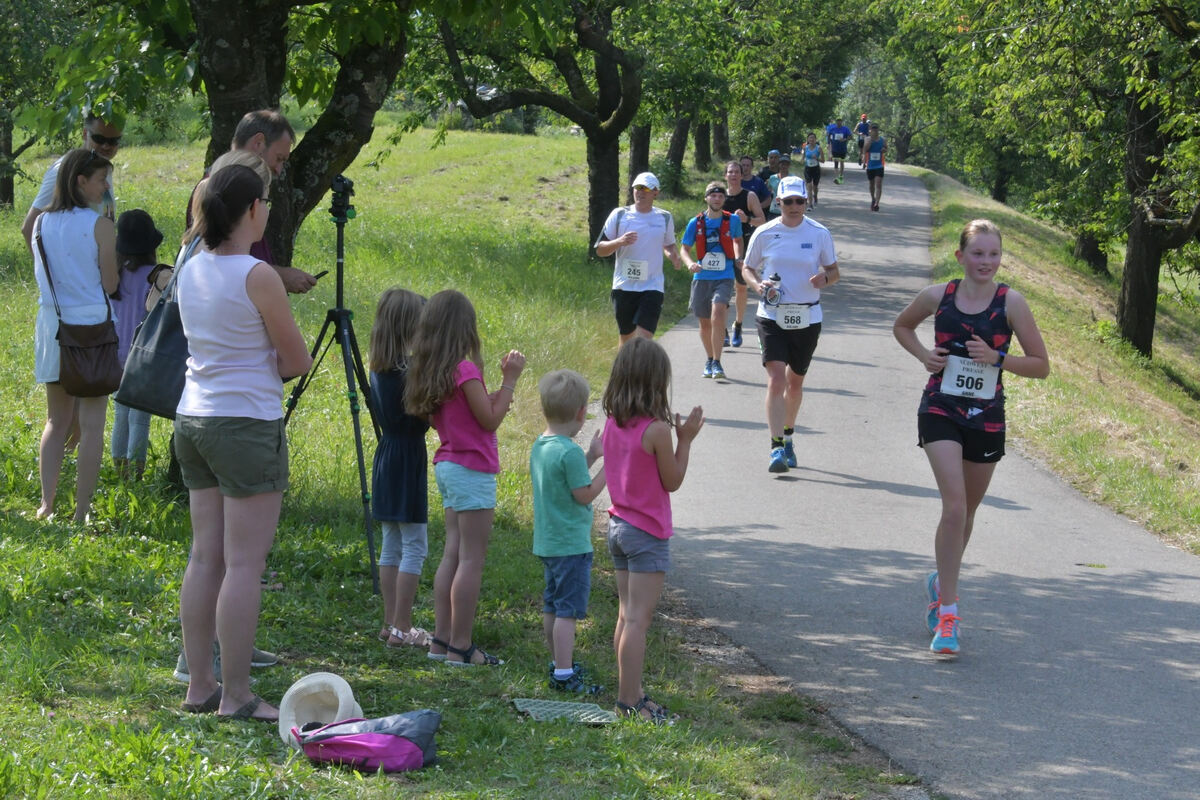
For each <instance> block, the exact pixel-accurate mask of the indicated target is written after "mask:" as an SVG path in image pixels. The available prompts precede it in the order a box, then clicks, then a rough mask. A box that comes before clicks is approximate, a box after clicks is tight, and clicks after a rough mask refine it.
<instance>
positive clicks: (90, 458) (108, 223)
mask: <svg viewBox="0 0 1200 800" xmlns="http://www.w3.org/2000/svg"><path fill="white" fill-rule="evenodd" d="M111 170H112V162H111V161H109V160H108V159H107V158H104V157H103V156H100V155H97V154H96V153H95V151H92V150H82V149H80V150H72V151H71V152H69V153H67V154H66V155H65V156H64V157H63V160H62V164H61V166H60V168H59V170H58V178H57V181H56V183H55V186H54V199H53V200H52V201H51V202H50V203H49V207H48V208H47V209H46V212H45V213H44V214H42V215H40V216H39V217H37V219H36V222H35V223H34V225H33V229H32V235H33V237H34V245H33V268H34V276H35V278H36V279H37V284H38V313H37V323H36V327H35V330H34V353H35V363H34V379H35V380H36V381H37V382H38V383H44V384H46V427H45V428H43V430H42V441H41V446H40V448H39V450H38V472H39V473H40V476H41V485H42V502H41V504H40V505H39V506H38V510H37V517H38V519H45V518H47V517H49V516H51V515H52V514H53V513H54V497H55V495H56V494H57V492H58V477H59V472H60V471H61V469H62V462H63V451H64V445H65V444H66V441H67V434H68V432H69V431H70V429H71V427H72V422H73V421H77V422H78V425H79V455H78V458H77V460H76V476H75V521H76V522H84V521H85V520H86V519H87V516H88V512H89V511H90V510H91V504H92V494H93V492H95V490H96V482H97V480H98V479H99V477H100V460H101V457H102V455H103V451H104V415H105V411H106V410H107V408H108V397H107V396H104V397H72V396H71V395H69V394H67V392H66V390H65V389H63V387H62V385H61V384H60V383H59V382H58V368H59V350H58V339H57V338H56V337H57V334H58V324H59V314H60V313H61V316H62V321H63V322H67V323H70V324H79V325H88V324H95V323H98V322H104V321H105V320H106V319H108V314H109V305H108V297H107V295H108V294H110V293H111V292H114V291H116V288H117V281H118V274H117V251H116V228H115V226H114V225H113V221H112V220H111V219H108V218H107V217H103V216H101V215H100V214H99V213H97V212H96V210H95V206H97V205H98V204H99V203H100V200H101V198H103V196H104V192H105V190H107V188H108V177H109V172H110V171H111ZM38 240H40V244H39V241H38ZM47 261H49V268H50V280H47V277H46V262H47ZM50 281H53V293H52V292H51V284H50ZM56 298H57V306H58V310H57V311H56V309H55V299H56Z"/></svg>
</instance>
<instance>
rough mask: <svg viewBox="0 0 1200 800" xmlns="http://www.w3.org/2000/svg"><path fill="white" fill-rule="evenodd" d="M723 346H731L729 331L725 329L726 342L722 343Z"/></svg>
mask: <svg viewBox="0 0 1200 800" xmlns="http://www.w3.org/2000/svg"><path fill="white" fill-rule="evenodd" d="M721 347H729V331H725V342H724V343H723V344H722V345H721Z"/></svg>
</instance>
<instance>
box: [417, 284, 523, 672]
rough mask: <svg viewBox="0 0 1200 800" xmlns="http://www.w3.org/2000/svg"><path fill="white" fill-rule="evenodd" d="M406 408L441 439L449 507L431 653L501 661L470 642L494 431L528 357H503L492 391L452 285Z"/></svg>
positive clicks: (433, 301) (433, 308) (438, 303)
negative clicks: (497, 384)
mask: <svg viewBox="0 0 1200 800" xmlns="http://www.w3.org/2000/svg"><path fill="white" fill-rule="evenodd" d="M409 364H410V367H409V376H408V387H407V389H406V394H405V406H407V408H408V411H409V413H410V414H417V415H420V416H428V417H429V418H430V421H431V422H432V423H433V427H434V428H435V429H436V430H437V432H438V438H439V439H441V446H440V447H438V449H437V452H436V453H435V454H434V456H433V464H434V477H435V478H436V480H437V486H438V491H439V492H441V494H442V505H443V506H444V507H445V509H446V547H445V550H444V552H443V553H442V563H441V564H439V565H438V569H437V574H436V575H435V576H434V579H433V612H434V636H433V639H432V642H431V645H430V648H429V657H430V658H433V659H436V660H439V661H442V660H444V661H445V662H446V663H447V664H453V665H456V666H472V665H488V666H495V665H498V664H501V663H503V662H501V661H500V659H498V658H496V657H495V656H493V655H489V654H488V653H485V652H484V651H482V650H480V649H479V648H477V647H476V646H475V644H474V643H473V642H472V636H471V632H472V629H473V627H474V624H475V606H476V604H477V603H478V602H479V583H480V579H481V577H482V576H483V562H484V557H485V556H486V555H487V545H488V537H489V536H490V535H491V533H492V517H493V516H494V514H495V509H496V474H497V473H498V472H500V454H499V450H498V448H497V444H496V429H497V428H499V427H500V423H501V422H502V421H503V420H504V416H505V414H507V413H508V409H509V407H510V406H511V405H512V399H513V391H514V390H515V389H516V385H517V379H518V378H520V377H521V371H522V370H523V369H525V356H523V355H521V353H520V352H518V351H516V350H510V351H508V353H506V354H505V355H504V357H503V358H501V359H500V374H501V380H500V388H499V389H497V390H496V391H494V392H492V393H491V394H488V391H487V388H486V387H485V386H484V384H483V356H482V354H481V353H480V343H479V332H478V330H477V329H476V326H475V309H474V307H472V306H471V301H470V300H468V299H467V298H466V297H465V296H464V295H463V294H462V293H461V292H456V291H454V290H452V289H448V290H446V291H442V292H438V293H437V294H435V295H434V296H433V297H431V298H429V302H428V303H426V304H425V311H424V312H423V313H422V314H421V321H420V324H419V325H418V328H417V340H416V346H415V348H414V350H413V355H412V358H411V359H410V361H409Z"/></svg>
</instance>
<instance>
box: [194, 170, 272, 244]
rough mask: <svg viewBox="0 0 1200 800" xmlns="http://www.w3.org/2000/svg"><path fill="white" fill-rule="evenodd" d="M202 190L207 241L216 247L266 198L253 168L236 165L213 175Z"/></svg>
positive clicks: (260, 180) (201, 202) (201, 206)
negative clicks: (252, 208) (256, 204)
mask: <svg viewBox="0 0 1200 800" xmlns="http://www.w3.org/2000/svg"><path fill="white" fill-rule="evenodd" d="M201 192H202V194H201V197H200V213H201V214H202V215H203V218H204V225H203V227H204V233H203V236H204V244H205V245H206V246H207V247H208V249H209V250H215V249H216V248H217V247H218V246H220V244H221V243H222V242H224V241H225V240H226V239H228V238H229V237H230V236H231V235H232V234H233V231H234V229H235V228H237V226H238V223H239V222H240V221H241V219H242V217H243V216H245V214H246V212H247V211H249V210H250V206H252V205H254V203H256V202H257V201H258V200H260V199H261V198H262V197H263V194H264V187H263V181H262V178H260V177H258V175H257V174H256V173H255V171H254V170H252V169H250V168H249V167H246V166H243V165H241V164H234V165H231V166H228V167H224V168H222V169H219V170H217V171H216V172H214V173H213V174H212V175H210V176H209V178H208V180H207V181H205V183H204V186H203V188H202V189H201Z"/></svg>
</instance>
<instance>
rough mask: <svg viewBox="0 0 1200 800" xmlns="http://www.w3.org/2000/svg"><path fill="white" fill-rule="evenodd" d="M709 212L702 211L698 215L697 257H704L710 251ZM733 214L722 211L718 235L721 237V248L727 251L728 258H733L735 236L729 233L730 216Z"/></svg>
mask: <svg viewBox="0 0 1200 800" xmlns="http://www.w3.org/2000/svg"><path fill="white" fill-rule="evenodd" d="M707 216H708V215H707V214H705V213H704V212H700V214H699V216H697V217H696V258H704V254H705V253H706V252H708V222H707ZM731 216H732V214H730V212H728V211H722V212H721V227H720V228H719V229H718V231H717V235H718V236H720V237H721V249H722V250H723V251H725V257H726V258H733V237H732V236H730V235H729V218H730V217H731Z"/></svg>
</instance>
